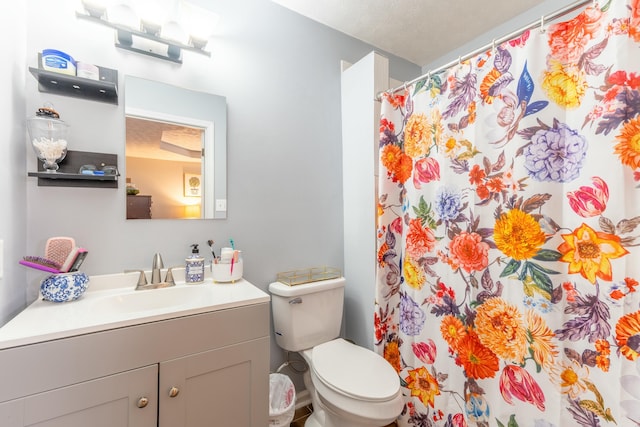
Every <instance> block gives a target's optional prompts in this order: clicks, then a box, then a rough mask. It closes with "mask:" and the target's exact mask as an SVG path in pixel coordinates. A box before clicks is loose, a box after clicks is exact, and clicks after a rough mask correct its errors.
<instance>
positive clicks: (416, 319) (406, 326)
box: [400, 292, 427, 336]
mask: <svg viewBox="0 0 640 427" xmlns="http://www.w3.org/2000/svg"><path fill="white" fill-rule="evenodd" d="M426 318H427V316H426V314H425V313H424V311H423V310H422V309H421V308H420V306H419V305H418V304H417V303H416V302H415V301H414V300H413V299H411V297H410V296H409V295H407V294H406V293H405V292H403V293H401V294H400V330H401V331H402V332H403V333H405V334H407V335H411V336H415V335H419V334H420V332H421V331H422V328H423V327H424V321H425V319H426Z"/></svg>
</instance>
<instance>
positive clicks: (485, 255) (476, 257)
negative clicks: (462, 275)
mask: <svg viewBox="0 0 640 427" xmlns="http://www.w3.org/2000/svg"><path fill="white" fill-rule="evenodd" d="M449 250H450V251H451V255H450V256H451V259H452V260H453V262H454V263H455V264H457V265H459V266H460V267H462V269H463V270H464V271H466V272H467V273H471V272H472V271H482V270H483V269H485V268H486V267H487V265H489V245H488V244H487V243H486V242H483V241H482V236H480V235H479V234H478V233H468V232H466V231H463V232H461V233H460V234H458V235H456V236H455V237H454V238H453V240H451V242H450V243H449Z"/></svg>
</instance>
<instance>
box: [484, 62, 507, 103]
mask: <svg viewBox="0 0 640 427" xmlns="http://www.w3.org/2000/svg"><path fill="white" fill-rule="evenodd" d="M501 76H502V73H501V72H500V71H498V70H497V69H496V68H492V69H491V71H489V72H488V73H487V75H486V76H484V79H482V83H480V96H481V97H482V101H483V102H484V103H485V104H492V103H493V99H494V97H495V95H496V94H495V93H491V88H492V87H493V85H494V84H495V83H496V81H497V80H498V79H499V78H500V77H501Z"/></svg>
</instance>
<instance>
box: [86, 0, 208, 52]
mask: <svg viewBox="0 0 640 427" xmlns="http://www.w3.org/2000/svg"><path fill="white" fill-rule="evenodd" d="M81 3H82V8H83V10H82V11H77V12H76V17H77V18H79V19H84V20H88V21H91V22H94V23H97V24H101V25H105V26H107V27H110V28H113V29H114V30H115V32H116V42H115V46H116V47H119V48H121V49H125V50H128V51H131V52H136V53H140V54H143V55H148V56H152V57H154V58H159V59H164V60H167V61H171V62H175V63H178V64H181V63H182V52H183V51H189V52H196V53H199V54H202V55H206V56H209V57H210V56H211V52H209V51H207V50H206V47H207V42H208V40H209V37H211V35H212V33H213V31H212V29H213V27H214V26H215V24H216V22H217V16H216V15H215V14H213V13H212V12H210V11H208V10H206V9H203V8H200V7H197V6H195V5H192V4H190V3H189V2H186V1H182V0H176V1H173V5H172V9H173V10H171V11H169V10H164V11H163V10H161V9H159V7H158V6H160V5H158V4H157V3H156V2H149V1H148V0H137V1H134V2H132V1H129V2H117V1H116V2H114V1H109V0H81ZM167 17H170V18H167ZM184 28H188V29H189V33H187V32H186V31H185V30H184ZM203 29H204V30H203Z"/></svg>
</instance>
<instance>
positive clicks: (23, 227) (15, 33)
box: [0, 2, 27, 325]
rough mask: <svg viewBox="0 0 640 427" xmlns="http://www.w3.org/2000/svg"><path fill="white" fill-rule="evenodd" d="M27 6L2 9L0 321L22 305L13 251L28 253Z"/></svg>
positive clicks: (21, 273)
mask: <svg viewBox="0 0 640 427" xmlns="http://www.w3.org/2000/svg"><path fill="white" fill-rule="evenodd" d="M25 15H26V5H25V3H23V2H17V3H16V4H14V5H12V7H10V8H7V10H4V11H3V12H2V13H0V37H2V39H3V40H11V42H10V43H8V42H7V43H4V45H5V49H7V50H6V52H5V60H4V61H3V66H2V67H0V81H2V82H4V90H3V94H2V96H0V129H2V131H1V132H2V135H3V136H2V139H3V141H2V142H1V143H0V159H2V166H0V197H1V198H2V207H0V212H1V214H0V240H2V247H3V250H2V252H3V259H1V260H0V263H1V265H0V270H2V273H3V274H2V278H0V325H2V324H4V323H5V322H6V321H7V320H9V319H10V318H11V317H13V316H14V315H15V314H17V312H18V311H19V310H21V309H22V307H24V304H25V298H26V297H25V295H26V293H25V289H26V275H25V269H24V267H22V266H20V265H18V261H17V259H18V258H17V257H16V254H24V253H25V251H26V232H27V221H26V215H25V213H26V210H27V201H26V200H27V198H26V192H27V186H26V182H27V178H26V172H25V169H24V162H25V156H26V154H25V153H26V151H25V149H24V141H25V138H26V136H25V135H26V129H25V127H24V125H25V123H24V111H25V99H24V86H25V79H26V74H25V65H24V64H25V52H26V33H27V30H26V16H25Z"/></svg>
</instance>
